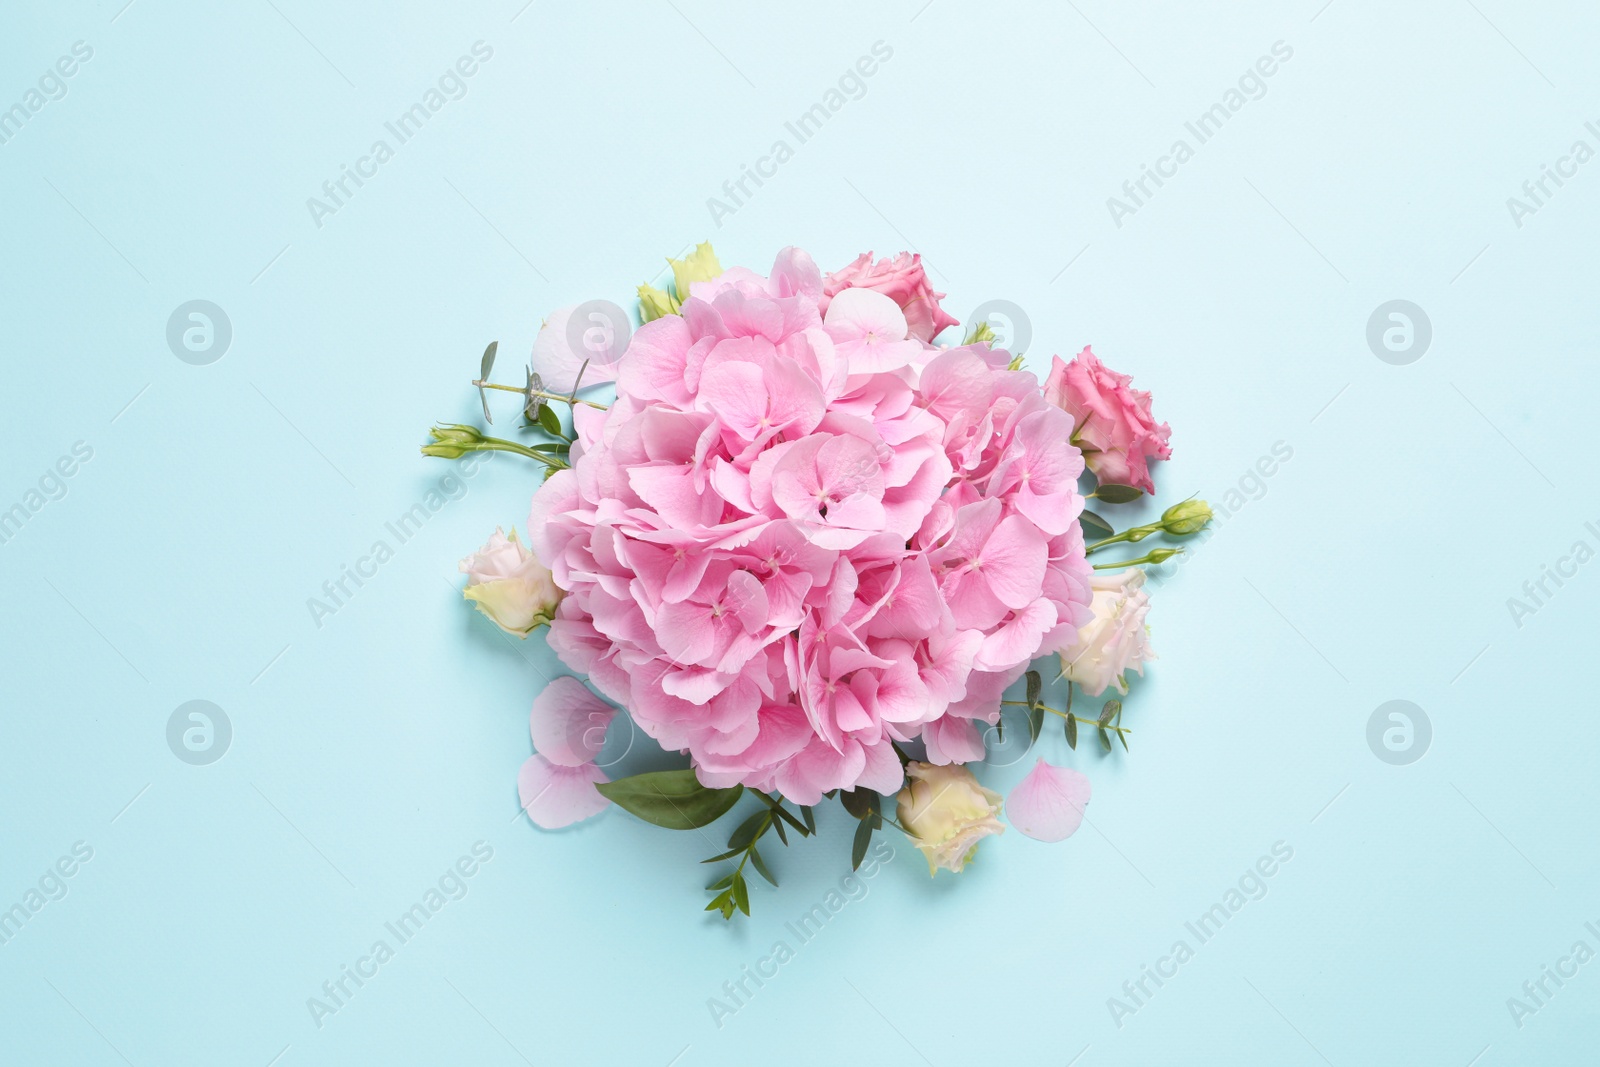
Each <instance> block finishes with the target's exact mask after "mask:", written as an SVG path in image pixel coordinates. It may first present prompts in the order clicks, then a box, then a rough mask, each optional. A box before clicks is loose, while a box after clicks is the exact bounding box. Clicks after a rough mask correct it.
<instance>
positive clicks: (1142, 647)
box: [1061, 567, 1156, 697]
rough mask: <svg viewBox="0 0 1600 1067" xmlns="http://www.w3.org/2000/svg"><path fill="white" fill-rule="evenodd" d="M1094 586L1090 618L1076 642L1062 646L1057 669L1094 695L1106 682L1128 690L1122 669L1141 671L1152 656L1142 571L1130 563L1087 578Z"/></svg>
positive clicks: (1096, 694)
mask: <svg viewBox="0 0 1600 1067" xmlns="http://www.w3.org/2000/svg"><path fill="white" fill-rule="evenodd" d="M1089 585H1090V587H1091V588H1092V589H1093V590H1094V603H1093V604H1092V605H1091V606H1092V608H1093V610H1094V618H1093V619H1090V620H1089V622H1088V624H1087V625H1085V626H1083V627H1082V628H1081V629H1080V630H1079V631H1078V640H1077V643H1076V644H1074V645H1072V646H1071V647H1069V648H1065V649H1062V651H1061V673H1062V675H1063V676H1064V677H1066V678H1068V679H1070V680H1071V681H1074V682H1077V683H1078V684H1079V685H1080V686H1082V687H1083V691H1084V692H1085V693H1087V694H1088V695H1089V696H1092V697H1096V696H1099V695H1100V694H1101V693H1104V692H1105V691H1106V689H1107V688H1108V687H1110V686H1115V687H1116V690H1117V692H1118V693H1121V694H1123V695H1127V692H1128V682H1127V679H1126V678H1125V677H1124V675H1126V674H1127V672H1128V671H1130V670H1136V671H1138V672H1139V673H1140V674H1143V673H1144V665H1145V663H1146V661H1148V660H1153V659H1155V658H1156V653H1155V650H1154V649H1152V648H1151V647H1150V631H1149V629H1148V628H1147V627H1146V626H1145V623H1144V619H1145V615H1146V614H1148V613H1149V611H1150V597H1149V595H1148V594H1146V593H1145V591H1144V571H1142V570H1140V569H1139V568H1138V567H1130V568H1128V569H1127V570H1125V571H1119V572H1117V573H1116V574H1110V575H1105V576H1101V575H1098V574H1097V575H1095V576H1094V577H1093V578H1091V579H1090V580H1089Z"/></svg>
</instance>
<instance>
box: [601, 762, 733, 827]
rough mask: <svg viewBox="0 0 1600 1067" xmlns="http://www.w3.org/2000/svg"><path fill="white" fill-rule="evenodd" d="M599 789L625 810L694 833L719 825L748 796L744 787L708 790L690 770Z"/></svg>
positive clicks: (606, 784) (658, 773) (653, 774)
mask: <svg viewBox="0 0 1600 1067" xmlns="http://www.w3.org/2000/svg"><path fill="white" fill-rule="evenodd" d="M595 788H596V789H598V790H599V791H600V793H601V795H602V796H604V797H605V798H606V799H607V800H609V801H611V802H612V803H613V804H615V805H616V806H617V807H619V808H621V809H623V810H624V811H627V812H631V813H632V814H634V815H637V816H638V817H639V818H641V819H643V820H644V821H645V822H649V823H654V824H655V825H657V826H665V827H666V828H667V829H669V830H693V829H695V828H696V827H700V826H705V825H706V824H707V823H711V822H715V821H716V820H717V819H719V818H720V817H722V816H723V815H726V814H727V812H728V809H729V808H731V807H733V806H734V804H736V803H738V801H739V797H740V796H741V795H743V793H744V786H742V785H736V786H733V787H732V788H730V789H707V788H706V787H705V786H703V785H701V784H700V780H699V779H697V778H696V777H695V776H694V771H692V770H690V769H689V768H687V767H686V768H684V769H683V770H679V771H650V772H649V773H647V774H635V775H633V776H632V777H629V778H618V779H617V780H616V781H614V782H599V783H596V785H595Z"/></svg>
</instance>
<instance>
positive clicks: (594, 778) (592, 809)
mask: <svg viewBox="0 0 1600 1067" xmlns="http://www.w3.org/2000/svg"><path fill="white" fill-rule="evenodd" d="M610 780H611V779H609V778H607V777H606V773H605V772H604V771H602V770H601V769H600V768H599V767H597V766H595V765H594V764H593V763H585V764H584V765H583V766H581V767H562V766H558V765H557V764H554V763H551V762H550V761H549V760H547V759H545V758H544V757H543V756H541V755H539V754H538V753H537V752H536V753H534V754H533V755H531V756H529V757H528V760H527V762H526V763H524V764H523V765H522V770H520V771H518V772H517V795H518V796H519V797H520V798H521V799H522V808H523V810H524V811H526V812H527V813H528V818H530V819H532V820H533V821H534V823H535V824H536V825H538V826H542V827H544V828H545V829H546V830H559V829H560V828H561V827H563V826H570V825H572V824H573V823H575V822H581V821H582V820H584V819H587V818H590V817H591V816H594V815H598V814H600V813H601V812H602V811H604V810H605V808H606V805H608V804H610V803H611V801H609V800H607V799H606V798H605V797H603V796H601V795H600V791H599V790H598V789H596V788H595V783H596V782H609V781H610Z"/></svg>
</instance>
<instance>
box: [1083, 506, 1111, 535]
mask: <svg viewBox="0 0 1600 1067" xmlns="http://www.w3.org/2000/svg"><path fill="white" fill-rule="evenodd" d="M1078 522H1079V524H1080V525H1082V526H1083V535H1084V536H1085V537H1092V538H1094V539H1095V540H1096V541H1098V540H1100V539H1101V538H1105V537H1114V536H1116V533H1117V531H1116V530H1114V529H1112V527H1111V524H1110V523H1109V522H1107V521H1106V520H1105V519H1102V518H1101V517H1100V516H1098V515H1096V514H1095V513H1094V512H1092V511H1090V510H1089V509H1088V508H1084V509H1083V512H1082V513H1081V514H1080V515H1079V516H1078Z"/></svg>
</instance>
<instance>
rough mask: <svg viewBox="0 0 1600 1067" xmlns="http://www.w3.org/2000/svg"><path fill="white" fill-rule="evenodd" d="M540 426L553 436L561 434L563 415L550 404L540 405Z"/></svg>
mask: <svg viewBox="0 0 1600 1067" xmlns="http://www.w3.org/2000/svg"><path fill="white" fill-rule="evenodd" d="M539 428H540V429H541V430H543V431H544V432H545V433H547V434H549V435H550V436H551V437H560V436H561V416H560V415H557V414H556V409H555V408H553V407H551V406H550V405H549V404H540V405H539Z"/></svg>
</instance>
